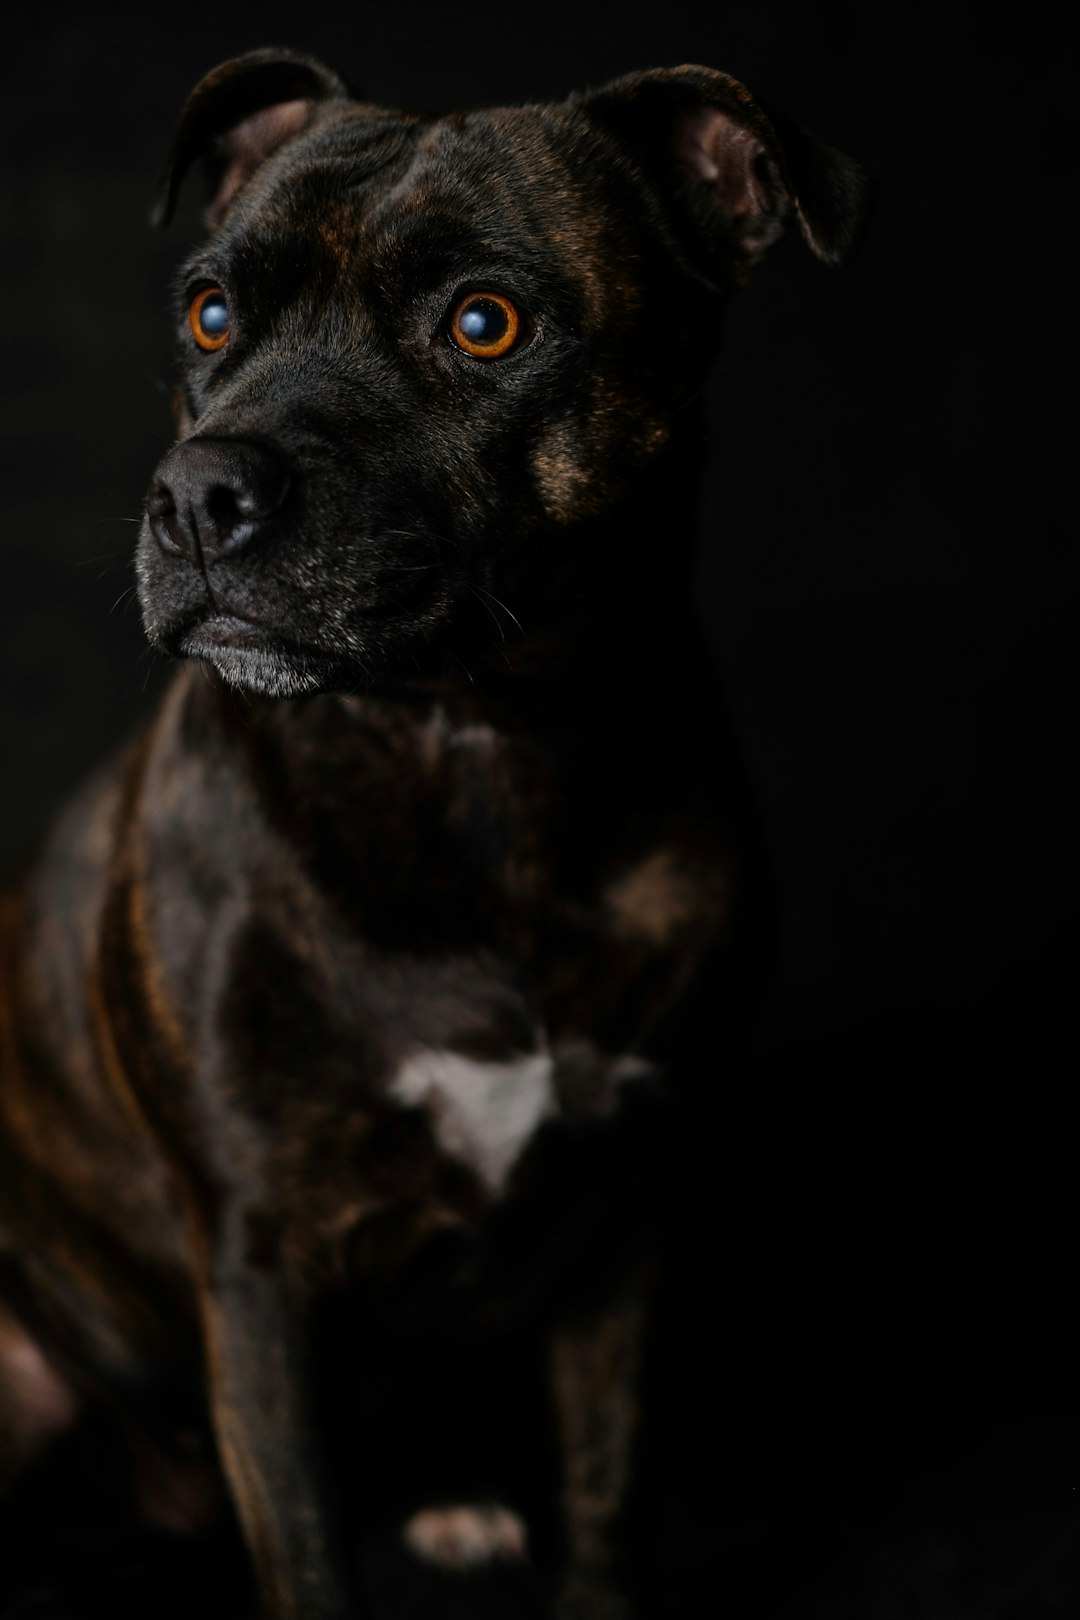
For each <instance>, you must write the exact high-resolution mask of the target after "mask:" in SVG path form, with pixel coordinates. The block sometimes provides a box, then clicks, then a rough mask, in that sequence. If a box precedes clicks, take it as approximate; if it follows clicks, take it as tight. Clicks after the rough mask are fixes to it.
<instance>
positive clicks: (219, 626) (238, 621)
mask: <svg viewBox="0 0 1080 1620" xmlns="http://www.w3.org/2000/svg"><path fill="white" fill-rule="evenodd" d="M271 639H274V638H273V632H272V631H270V630H268V629H267V627H266V625H265V624H262V623H260V621H259V620H258V619H248V618H244V617H241V615H240V614H239V613H210V614H207V616H206V618H204V619H200V620H199V622H198V623H197V624H193V625H190V626H189V627H188V629H187V630H186V631H185V633H184V640H185V641H187V642H191V641H203V642H206V641H209V642H212V643H214V644H215V645H217V644H221V645H227V646H236V645H237V644H238V643H243V642H244V641H258V642H259V643H260V644H262V643H265V642H266V641H268V640H271Z"/></svg>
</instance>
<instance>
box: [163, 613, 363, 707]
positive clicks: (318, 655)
mask: <svg viewBox="0 0 1080 1620" xmlns="http://www.w3.org/2000/svg"><path fill="white" fill-rule="evenodd" d="M169 650H170V651H172V652H174V653H175V654H176V655H178V656H179V657H181V658H194V659H198V660H200V661H201V662H203V663H208V664H210V665H212V666H213V667H214V668H215V669H216V670H217V671H218V673H219V674H220V675H222V676H223V678H224V679H225V680H226V681H228V683H229V684H230V685H231V686H238V687H242V688H244V689H245V690H247V691H254V692H263V693H265V694H266V695H267V696H270V697H300V696H302V695H303V694H304V693H311V692H318V691H324V690H326V688H327V687H328V686H333V685H336V684H338V683H339V682H340V679H341V674H342V661H341V659H340V658H339V657H338V656H336V655H335V654H333V653H331V652H328V651H327V650H326V649H325V648H322V647H315V646H310V645H306V644H305V643H303V642H298V641H294V640H292V639H290V638H289V637H287V636H284V635H282V634H281V632H280V631H279V630H276V629H273V628H271V627H270V626H268V625H266V624H263V623H259V622H257V621H255V620H253V619H248V618H243V617H241V616H239V615H238V614H234V613H225V612H215V613H210V614H208V615H207V616H206V617H205V618H201V619H199V620H198V621H197V622H195V623H193V624H189V625H187V626H186V627H185V628H184V629H183V630H182V631H181V632H180V633H179V634H178V635H177V636H176V637H175V639H174V640H173V643H172V646H171V647H170V648H169ZM354 679H355V677H354Z"/></svg>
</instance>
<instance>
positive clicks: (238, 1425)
mask: <svg viewBox="0 0 1080 1620" xmlns="http://www.w3.org/2000/svg"><path fill="white" fill-rule="evenodd" d="M222 1224H223V1227H224V1230H223V1231H219V1234H218V1235H216V1236H215V1238H214V1240H213V1241H212V1242H211V1243H209V1244H208V1245H207V1250H206V1264H205V1267H204V1276H203V1279H202V1289H201V1305H202V1314H203V1331H204V1337H205V1344H206V1358H207V1373H208V1380H209V1388H210V1402H211V1411H212V1421H213V1425H214V1431H215V1436H216V1439H217V1444H218V1448H219V1451H220V1454H221V1460H222V1465H223V1467H224V1470H225V1475H226V1478H227V1479H228V1482H229V1486H230V1489H231V1492H232V1496H233V1499H234V1502H235V1505H236V1509H237V1513H238V1515H239V1518H240V1522H241V1526H242V1528H243V1532H244V1537H245V1540H246V1542H247V1546H248V1550H249V1553H250V1555H251V1560H252V1564H253V1566H254V1571H255V1578H256V1581H257V1584H258V1588H259V1596H260V1604H261V1614H262V1616H263V1620H346V1616H353V1617H355V1616H356V1614H357V1613H358V1611H357V1609H356V1607H355V1606H353V1605H351V1604H350V1603H349V1602H348V1601H347V1599H346V1596H345V1584H344V1579H343V1574H342V1570H341V1567H340V1558H339V1555H338V1552H337V1550H336V1546H335V1542H336V1536H335V1534H334V1530H333V1521H332V1517H331V1514H330V1511H329V1510H328V1507H327V1504H326V1501H325V1498H324V1489H323V1481H322V1469H321V1463H320V1457H319V1448H318V1444H317V1439H316V1434H315V1427H314V1423H313V1419H312V1413H311V1399H310V1382H309V1376H310V1375H309V1368H308V1366H307V1347H306V1342H305V1340H306V1330H305V1316H306V1312H305V1310H304V1306H303V1302H302V1301H300V1300H298V1299H296V1298H295V1297H294V1293H293V1291H292V1290H291V1289H290V1288H289V1286H288V1284H287V1282H286V1280H285V1279H284V1278H283V1277H282V1276H281V1275H279V1273H278V1272H277V1271H276V1270H275V1269H273V1268H272V1267H269V1266H262V1265H259V1264H257V1263H254V1262H253V1261H252V1259H251V1258H249V1256H248V1255H247V1253H246V1252H245V1248H246V1245H245V1242H244V1241H243V1237H244V1234H243V1231H242V1230H239V1231H238V1230H236V1228H238V1227H239V1228H241V1229H242V1228H243V1226H244V1221H243V1218H242V1217H226V1219H225V1221H224V1223H222ZM230 1228H232V1230H230Z"/></svg>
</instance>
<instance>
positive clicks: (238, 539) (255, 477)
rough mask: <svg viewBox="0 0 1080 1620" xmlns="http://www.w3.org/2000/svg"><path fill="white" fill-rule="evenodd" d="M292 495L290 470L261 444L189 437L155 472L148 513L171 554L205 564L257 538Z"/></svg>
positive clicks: (156, 536) (147, 500) (164, 549)
mask: <svg viewBox="0 0 1080 1620" xmlns="http://www.w3.org/2000/svg"><path fill="white" fill-rule="evenodd" d="M288 492H289V471H288V468H287V467H286V466H285V463H284V462H283V461H282V460H280V458H279V457H278V456H276V455H274V454H273V453H272V452H271V451H269V450H266V449H264V448H263V447H262V446H261V445H256V444H246V443H244V441H243V440H241V439H198V438H196V439H185V440H184V442H183V444H178V445H177V446H176V448H175V449H173V450H170V451H169V454H168V455H167V456H166V457H165V460H164V461H163V462H162V463H161V465H160V467H159V468H158V470H157V472H156V473H155V474H154V478H153V482H152V483H151V485H150V489H149V492H148V494H147V497H146V513H147V516H148V518H149V519H150V527H151V529H152V530H153V531H154V538H155V539H156V540H157V543H158V545H159V546H160V547H161V549H162V551H163V552H165V554H166V555H167V556H170V557H178V556H183V557H187V558H189V560H190V561H191V562H201V563H203V564H206V563H210V562H213V561H214V560H215V559H216V558H218V557H221V556H224V555H225V554H226V553H227V552H233V551H239V550H240V549H241V547H242V546H246V545H247V544H248V542H249V541H250V540H254V539H255V538H256V537H257V536H258V535H259V534H260V532H262V531H263V530H264V529H265V527H266V523H267V519H268V518H271V517H273V516H274V513H275V512H278V511H280V509H281V506H282V503H283V501H284V500H285V497H286V495H287V494H288Z"/></svg>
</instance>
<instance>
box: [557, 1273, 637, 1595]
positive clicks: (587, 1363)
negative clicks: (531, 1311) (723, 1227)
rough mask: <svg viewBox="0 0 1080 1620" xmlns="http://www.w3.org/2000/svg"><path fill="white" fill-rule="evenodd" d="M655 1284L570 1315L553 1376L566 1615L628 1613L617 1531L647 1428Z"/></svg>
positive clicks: (559, 1333)
mask: <svg viewBox="0 0 1080 1620" xmlns="http://www.w3.org/2000/svg"><path fill="white" fill-rule="evenodd" d="M644 1321H645V1289H644V1287H643V1286H642V1285H639V1284H632V1285H629V1286H627V1287H625V1288H624V1290H623V1292H622V1294H621V1295H620V1296H619V1297H618V1298H617V1299H615V1300H614V1301H612V1302H611V1303H609V1304H608V1305H606V1306H604V1307H600V1308H598V1309H597V1310H596V1311H595V1312H590V1313H589V1314H586V1315H579V1316H576V1317H574V1318H573V1319H571V1320H570V1321H567V1322H564V1323H561V1324H560V1325H559V1326H558V1327H557V1328H556V1329H555V1332H554V1334H553V1338H552V1346H551V1352H552V1380H553V1388H554V1396H555V1409H556V1414H557V1420H558V1425H559V1437H560V1441H561V1449H562V1460H563V1513H564V1522H565V1531H566V1552H567V1560H566V1570H565V1574H564V1578H563V1582H562V1587H561V1590H560V1596H559V1602H558V1606H557V1614H558V1620H626V1617H627V1616H629V1614H630V1612H631V1610H630V1605H629V1603H628V1601H627V1598H626V1595H625V1591H624V1587H623V1583H622V1581H621V1579H620V1577H619V1571H618V1567H617V1555H616V1544H615V1538H616V1533H617V1531H618V1528H619V1522H620V1519H621V1516H622V1512H623V1508H624V1506H625V1502H626V1497H627V1492H628V1489H629V1485H630V1476H631V1465H632V1461H633V1456H632V1454H633V1450H634V1442H635V1438H636V1433H637V1417H638V1381H639V1376H640V1370H641V1348H642V1337H643V1331H644Z"/></svg>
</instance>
